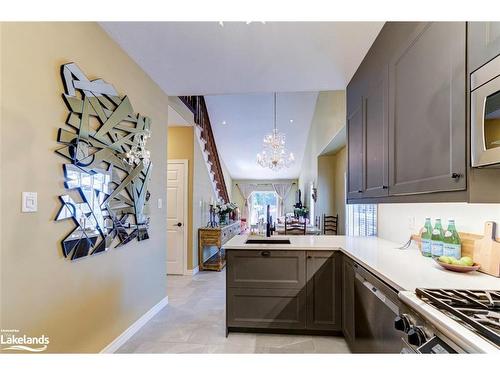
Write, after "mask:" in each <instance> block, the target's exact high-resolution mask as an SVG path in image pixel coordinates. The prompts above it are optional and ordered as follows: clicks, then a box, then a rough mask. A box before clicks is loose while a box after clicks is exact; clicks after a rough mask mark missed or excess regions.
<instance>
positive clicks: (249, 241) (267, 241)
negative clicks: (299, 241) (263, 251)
mask: <svg viewBox="0 0 500 375" xmlns="http://www.w3.org/2000/svg"><path fill="white" fill-rule="evenodd" d="M245 244H266V245H290V240H289V239H288V238H281V239H273V238H249V239H247V240H246V241H245Z"/></svg>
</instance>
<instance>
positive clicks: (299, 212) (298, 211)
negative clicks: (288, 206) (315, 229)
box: [293, 206, 309, 220]
mask: <svg viewBox="0 0 500 375" xmlns="http://www.w3.org/2000/svg"><path fill="white" fill-rule="evenodd" d="M293 213H294V214H295V217H297V218H298V219H300V218H303V219H304V220H305V219H306V218H307V215H308V214H309V209H308V208H307V207H306V206H302V207H301V208H295V209H294V210H293Z"/></svg>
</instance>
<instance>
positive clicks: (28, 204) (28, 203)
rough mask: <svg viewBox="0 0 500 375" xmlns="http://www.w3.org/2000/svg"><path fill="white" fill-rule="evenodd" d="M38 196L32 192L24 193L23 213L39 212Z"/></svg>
mask: <svg viewBox="0 0 500 375" xmlns="http://www.w3.org/2000/svg"><path fill="white" fill-rule="evenodd" d="M37 210H38V194H37V193H36V192H31V191H23V195H22V212H37Z"/></svg>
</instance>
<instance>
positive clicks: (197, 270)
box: [184, 266, 200, 276]
mask: <svg viewBox="0 0 500 375" xmlns="http://www.w3.org/2000/svg"><path fill="white" fill-rule="evenodd" d="M198 272H200V267H199V266H196V267H195V268H193V269H192V270H186V272H184V275H185V276H194V275H196V274H197V273H198Z"/></svg>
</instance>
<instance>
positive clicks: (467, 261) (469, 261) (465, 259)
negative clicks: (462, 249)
mask: <svg viewBox="0 0 500 375" xmlns="http://www.w3.org/2000/svg"><path fill="white" fill-rule="evenodd" d="M460 262H461V263H462V264H463V265H464V266H472V265H473V264H474V261H473V260H472V258H471V257H462V258H460Z"/></svg>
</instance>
